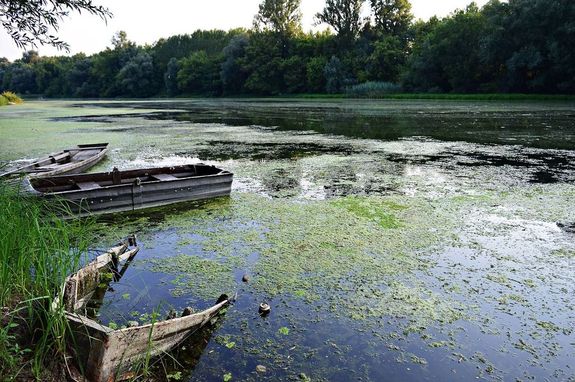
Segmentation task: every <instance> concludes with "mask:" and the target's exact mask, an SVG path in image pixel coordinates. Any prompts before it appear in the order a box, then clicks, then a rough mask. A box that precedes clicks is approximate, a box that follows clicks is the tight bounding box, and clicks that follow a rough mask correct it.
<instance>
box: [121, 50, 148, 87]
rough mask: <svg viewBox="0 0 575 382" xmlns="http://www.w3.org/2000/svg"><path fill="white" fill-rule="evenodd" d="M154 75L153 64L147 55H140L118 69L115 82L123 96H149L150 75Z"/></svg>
mask: <svg viewBox="0 0 575 382" xmlns="http://www.w3.org/2000/svg"><path fill="white" fill-rule="evenodd" d="M153 73H154V63H153V62H152V57H151V56H150V55H149V54H148V53H144V52H142V53H140V54H138V55H137V56H135V57H133V58H132V59H131V60H130V61H128V62H127V63H126V65H124V67H122V69H120V71H119V72H118V76H117V80H118V82H119V84H120V88H121V89H122V92H123V94H124V95H127V96H130V97H148V96H151V95H152V93H153V91H154V88H153V87H152V81H151V79H152V74H153Z"/></svg>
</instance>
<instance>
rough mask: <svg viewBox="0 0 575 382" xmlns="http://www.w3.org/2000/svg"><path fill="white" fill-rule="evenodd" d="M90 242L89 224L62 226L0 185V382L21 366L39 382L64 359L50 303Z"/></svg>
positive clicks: (60, 316)
mask: <svg viewBox="0 0 575 382" xmlns="http://www.w3.org/2000/svg"><path fill="white" fill-rule="evenodd" d="M90 236H91V224H90V223H87V222H85V221H77V220H72V221H63V220H62V219H60V218H58V217H57V215H56V214H55V213H54V212H51V210H50V208H49V206H47V205H44V204H43V202H41V201H39V200H36V199H29V198H26V197H23V196H21V195H20V194H19V193H18V190H17V189H15V188H14V186H10V185H7V184H4V183H0V308H1V309H2V316H1V317H0V318H1V319H2V321H3V322H2V329H1V330H0V380H7V379H13V378H15V377H17V375H18V373H20V371H21V370H22V368H23V366H24V369H26V370H27V373H31V374H32V375H33V376H34V377H35V378H37V379H42V374H43V372H44V370H45V369H46V367H47V366H48V367H49V366H51V365H50V364H51V363H53V361H54V360H58V359H59V360H62V359H64V358H63V357H64V354H65V350H66V327H67V322H66V319H65V315H64V310H63V308H56V309H53V308H52V300H53V298H54V296H56V295H57V292H58V291H59V289H60V288H61V286H62V284H63V283H64V281H65V278H66V277H67V275H68V274H70V273H72V272H74V271H75V270H77V269H78V266H79V264H80V261H81V258H82V255H83V253H85V250H86V249H87V247H88V244H89V241H90ZM59 357H62V358H59ZM28 377H29V376H28Z"/></svg>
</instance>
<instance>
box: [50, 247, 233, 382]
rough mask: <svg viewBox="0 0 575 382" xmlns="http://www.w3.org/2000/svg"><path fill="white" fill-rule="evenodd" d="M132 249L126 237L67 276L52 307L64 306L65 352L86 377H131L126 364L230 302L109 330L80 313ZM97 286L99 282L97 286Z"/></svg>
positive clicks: (166, 346) (183, 335)
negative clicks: (67, 331)
mask: <svg viewBox="0 0 575 382" xmlns="http://www.w3.org/2000/svg"><path fill="white" fill-rule="evenodd" d="M137 252H138V247H137V246H136V243H135V239H133V240H132V239H130V240H127V241H125V242H123V243H120V244H119V245H118V246H116V247H114V248H111V249H110V250H108V252H106V253H105V254H103V255H101V256H98V257H97V258H96V259H95V260H94V261H92V262H91V263H89V264H88V265H87V266H85V267H84V268H82V269H80V270H79V271H78V272H77V273H75V274H73V275H71V276H69V277H68V278H67V279H66V282H65V284H64V286H63V288H62V292H61V293H60V294H59V296H58V297H56V299H55V300H54V303H53V308H54V309H57V308H58V307H64V309H65V315H66V318H67V320H68V323H69V327H70V331H71V341H70V343H69V345H70V346H69V348H70V352H71V353H72V354H73V355H74V358H75V359H76V362H77V363H78V366H79V368H80V369H81V370H83V373H84V377H85V378H86V379H87V380H88V381H91V382H111V381H121V380H124V379H126V378H131V377H133V374H132V373H131V372H130V370H129V369H130V367H131V366H132V365H133V364H134V362H137V361H138V360H142V359H143V357H144V356H146V355H149V356H155V355H158V354H161V353H164V352H166V351H169V350H171V349H173V348H174V347H176V346H177V345H179V344H180V343H182V342H183V341H184V340H185V339H187V338H188V337H189V336H190V335H191V334H193V333H194V332H196V331H197V330H198V329H200V328H202V327H203V326H205V325H206V324H208V323H213V322H214V321H215V320H216V319H217V317H218V316H219V314H220V313H222V311H223V309H224V308H225V307H227V306H228V305H229V304H230V303H231V302H232V301H231V299H229V298H228V297H227V296H226V295H222V296H221V297H220V298H219V299H218V301H217V302H216V304H215V305H213V306H212V307H210V308H208V309H206V310H203V311H201V312H198V313H193V312H192V311H191V309H189V308H187V309H186V310H184V313H183V314H182V316H181V317H176V318H172V319H166V320H163V321H158V322H155V323H151V324H147V325H141V326H134V327H128V328H124V329H117V330H114V329H111V328H109V327H107V326H104V325H101V324H100V323H98V322H96V321H95V320H93V319H91V318H89V317H88V315H86V314H85V312H86V311H87V310H86V309H87V308H86V307H87V306H88V305H89V304H90V302H92V301H93V300H94V299H102V298H103V294H102V295H99V296H96V295H97V294H98V291H102V290H104V293H105V291H106V290H107V288H108V284H109V283H110V281H111V278H110V277H106V276H105V275H106V274H110V273H111V274H112V275H113V278H112V279H113V280H114V281H119V280H120V278H121V277H122V275H123V274H124V272H125V270H126V268H127V267H128V266H129V264H130V262H131V260H132V259H133V258H134V256H135V255H136V253H137ZM102 285H103V286H102Z"/></svg>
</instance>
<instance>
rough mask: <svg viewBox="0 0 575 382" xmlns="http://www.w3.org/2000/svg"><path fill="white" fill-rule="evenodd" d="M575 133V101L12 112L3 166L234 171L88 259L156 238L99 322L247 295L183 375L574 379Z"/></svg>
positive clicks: (206, 104)
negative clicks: (104, 150)
mask: <svg viewBox="0 0 575 382" xmlns="http://www.w3.org/2000/svg"><path fill="white" fill-rule="evenodd" d="M574 121H575V105H574V104H572V103H534V102H529V103H523V102H510V103H502V102H497V103H494V102H482V103H481V102H449V101H441V102H437V101H428V102H420V101H349V100H333V101H331V100H313V101H299V100H248V99H242V100H193V101H183V100H177V101H175V100H167V101H146V102H128V101H116V102H107V101H100V102H75V101H70V102H68V101H66V102H65V101H58V102H56V101H53V102H52V101H51V102H36V103H34V102H30V103H27V104H25V105H22V106H17V107H10V108H3V109H2V110H1V111H0V136H1V137H2V139H1V141H0V161H4V162H5V163H6V162H7V163H8V165H13V164H14V162H12V161H14V160H17V159H20V158H33V157H35V156H39V155H42V154H44V153H47V152H49V151H57V150H59V149H61V148H63V147H66V146H70V145H73V144H77V143H89V142H110V145H111V151H110V153H109V155H108V159H107V160H106V161H104V162H103V163H101V164H100V165H98V166H97V167H96V168H95V169H94V171H97V170H105V169H111V168H112V167H114V166H117V167H120V168H136V167H145V166H160V165H172V164H181V163H188V162H197V161H202V162H205V163H210V164H216V165H218V166H219V167H222V168H225V169H227V170H231V171H232V172H234V173H235V178H234V185H233V192H232V196H231V197H230V198H223V199H219V200H215V201H211V202H205V203H198V204H186V205H176V206H172V207H168V208H164V209H159V210H152V211H145V212H142V213H138V214H134V215H128V216H126V215H121V216H112V217H106V218H103V219H101V221H100V223H99V224H100V227H101V232H102V238H101V242H100V243H98V244H97V245H95V247H97V248H100V249H101V248H105V247H106V246H107V245H109V244H112V243H113V242H114V241H116V240H117V239H119V238H121V237H122V236H123V235H126V234H129V233H132V232H137V233H138V234H139V237H140V243H141V245H142V246H143V249H142V250H141V252H140V253H139V254H138V257H137V261H136V262H135V263H134V264H133V265H132V266H131V267H130V268H129V269H128V272H126V274H125V276H124V278H123V279H122V280H121V281H120V282H119V283H117V284H115V285H114V286H113V289H114V290H113V291H111V292H109V293H108V294H107V296H106V299H105V301H104V306H103V308H102V309H101V311H100V314H101V315H100V317H99V319H100V320H101V321H102V322H104V323H110V322H113V323H114V324H116V325H119V326H120V325H122V324H123V323H125V322H126V321H128V320H133V319H137V320H141V321H142V322H146V320H149V315H150V314H151V313H152V312H153V311H154V310H160V311H167V310H169V309H170V308H174V309H176V310H181V309H183V307H186V306H192V307H194V308H196V309H201V308H204V307H207V306H209V305H210V304H211V303H212V302H213V301H214V300H215V299H216V298H217V297H218V296H219V295H220V294H221V293H228V294H233V293H235V292H237V293H238V300H237V302H236V304H235V305H234V306H233V307H231V308H230V309H229V310H228V312H227V313H226V315H225V317H224V319H223V320H221V321H220V323H219V324H218V325H217V326H216V327H215V328H213V329H212V330H211V331H206V332H203V333H202V334H201V337H196V339H195V341H192V342H190V343H189V344H186V345H185V346H184V347H183V348H181V349H179V350H178V351H177V352H175V353H174V355H173V356H174V359H176V360H177V361H178V362H177V364H176V365H174V363H175V362H174V361H173V360H172V361H164V362H165V364H164V366H166V367H167V368H168V369H169V370H170V371H169V374H171V375H178V376H179V377H181V378H182V379H183V380H190V381H196V380H197V381H203V380H213V381H221V380H222V379H223V376H224V375H225V374H227V373H231V375H232V378H233V380H256V379H258V380H259V379H267V380H289V379H294V380H298V379H299V380H305V378H310V379H311V380H314V381H316V380H320V381H321V380H326V381H348V380H352V379H355V380H372V381H381V380H390V381H394V380H397V381H406V380H408V381H409V380H413V381H419V380H447V379H450V380H469V379H472V378H476V377H478V378H481V379H487V380H515V379H517V380H529V379H532V378H535V379H549V380H574V378H575V376H574V373H575V371H574V370H573V366H572V365H573V364H575V356H574V355H573V354H575V353H574V351H573V350H575V349H574V348H575V333H573V328H574V327H575V312H574V309H575V304H574V303H573V301H572V296H573V294H574V292H575V291H574V289H575V263H574V262H575V243H574V240H573V239H574V234H573V233H572V232H570V230H569V229H568V227H569V226H570V224H573V223H574V222H575V210H574V209H573V202H574V201H575V186H574V184H573V182H574V180H575V124H574ZM557 223H561V224H563V225H565V226H566V227H567V229H565V227H564V228H561V227H560V226H559V225H557ZM244 274H248V275H249V276H250V282H249V283H242V281H241V278H242V276H243V275H244ZM262 301H266V302H268V303H270V305H271V306H272V313H271V314H270V315H269V316H267V317H265V318H262V317H260V316H259V315H258V312H257V307H258V305H259V303H260V302H262ZM198 338H199V339H198ZM166 364H169V365H166ZM256 365H264V366H265V367H266V368H267V372H266V373H265V374H257V372H256ZM178 373H179V374H178ZM302 373H303V374H305V376H304V375H303V374H302ZM164 374H165V373H164Z"/></svg>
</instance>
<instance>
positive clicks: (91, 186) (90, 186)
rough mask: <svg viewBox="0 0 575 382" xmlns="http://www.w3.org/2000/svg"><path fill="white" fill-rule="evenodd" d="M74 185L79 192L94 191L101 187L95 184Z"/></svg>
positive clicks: (79, 183) (81, 183) (80, 183)
mask: <svg viewBox="0 0 575 382" xmlns="http://www.w3.org/2000/svg"><path fill="white" fill-rule="evenodd" d="M76 185H77V186H78V187H80V190H94V189H96V188H100V187H102V186H100V185H99V184H98V183H96V182H78V183H76Z"/></svg>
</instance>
